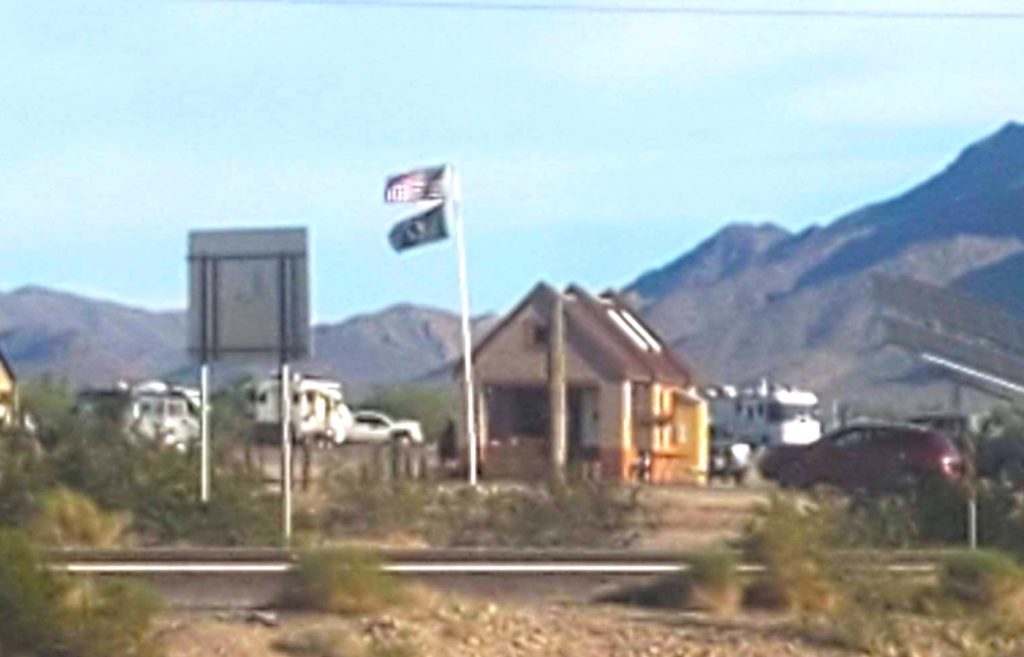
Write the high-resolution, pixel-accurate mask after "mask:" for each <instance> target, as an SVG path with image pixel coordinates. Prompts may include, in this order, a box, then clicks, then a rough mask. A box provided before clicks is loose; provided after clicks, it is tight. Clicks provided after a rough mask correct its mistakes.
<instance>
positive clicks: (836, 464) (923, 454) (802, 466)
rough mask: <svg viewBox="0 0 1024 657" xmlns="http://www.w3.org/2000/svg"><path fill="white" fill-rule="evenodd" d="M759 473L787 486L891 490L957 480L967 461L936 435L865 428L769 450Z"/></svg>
mask: <svg viewBox="0 0 1024 657" xmlns="http://www.w3.org/2000/svg"><path fill="white" fill-rule="evenodd" d="M760 470H761V474H762V476H764V477H765V478H767V479H773V480H775V481H777V482H779V484H781V485H783V486H795V487H798V488H807V487H810V486H814V485H816V484H826V485H830V486H835V487H837V488H842V489H844V490H857V489H887V488H904V487H907V486H908V485H913V484H915V483H916V482H918V481H920V480H921V479H923V478H924V477H926V476H929V475H939V476H942V477H946V478H948V479H957V478H959V477H960V476H961V475H962V474H963V460H962V458H961V457H960V452H959V451H958V450H957V448H956V447H955V446H954V445H953V443H952V441H950V439H949V438H947V437H946V436H945V435H944V434H942V433H940V432H938V431H933V430H930V429H923V428H920V427H915V426H910V425H902V424H861V425H854V426H849V427H844V428H842V429H839V430H837V431H833V432H832V433H828V434H825V435H824V436H822V437H821V438H819V439H818V440H817V441H815V442H813V443H811V444H809V445H778V446H775V447H771V448H769V450H768V452H767V453H766V454H765V455H764V457H763V458H762V459H761V463H760Z"/></svg>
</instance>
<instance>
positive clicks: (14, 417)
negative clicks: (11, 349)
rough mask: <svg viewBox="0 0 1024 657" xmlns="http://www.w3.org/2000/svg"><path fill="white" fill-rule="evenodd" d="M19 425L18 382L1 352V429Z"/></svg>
mask: <svg viewBox="0 0 1024 657" xmlns="http://www.w3.org/2000/svg"><path fill="white" fill-rule="evenodd" d="M17 423H18V381H17V379H16V378H15V377H14V370H13V369H11V365H10V363H8V362H7V359H6V358H5V357H4V354H3V351H0V427H9V426H13V425H15V424H17Z"/></svg>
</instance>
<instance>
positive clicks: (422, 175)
mask: <svg viewBox="0 0 1024 657" xmlns="http://www.w3.org/2000/svg"><path fill="white" fill-rule="evenodd" d="M444 174H445V167H443V166H441V167H428V168H426V169H416V170H415V171H409V172H407V173H400V174H398V175H397V176H391V177H390V178H388V181H387V184H386V185H385V186H384V202H385V203H415V202H417V201H432V200H435V199H443V198H444V197H445V192H446V190H445V175H444Z"/></svg>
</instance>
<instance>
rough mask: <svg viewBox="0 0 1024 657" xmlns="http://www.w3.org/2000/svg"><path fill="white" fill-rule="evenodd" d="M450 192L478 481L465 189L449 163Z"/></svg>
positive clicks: (472, 478) (472, 460)
mask: <svg viewBox="0 0 1024 657" xmlns="http://www.w3.org/2000/svg"><path fill="white" fill-rule="evenodd" d="M446 169H447V172H446V173H447V177H448V181H447V182H448V185H449V189H448V193H447V194H446V195H445V202H446V203H448V204H449V205H450V209H451V213H450V214H451V217H452V220H453V221H454V223H455V250H456V252H457V255H458V260H459V296H460V298H461V303H462V370H463V379H464V382H465V386H466V432H467V435H468V436H469V484H470V485H471V486H476V483H477V449H478V445H477V440H478V439H477V432H476V398H475V395H474V393H473V336H472V332H471V330H472V329H471V327H470V322H469V281H468V279H467V274H466V237H465V235H464V232H463V223H462V207H461V206H462V198H461V197H462V190H461V187H460V185H459V178H458V174H456V173H455V167H454V166H452V165H450V164H449V165H446Z"/></svg>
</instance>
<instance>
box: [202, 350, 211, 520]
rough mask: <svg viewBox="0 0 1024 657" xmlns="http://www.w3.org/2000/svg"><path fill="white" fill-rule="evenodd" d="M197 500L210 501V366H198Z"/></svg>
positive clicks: (205, 364) (205, 502)
mask: <svg viewBox="0 0 1024 657" xmlns="http://www.w3.org/2000/svg"><path fill="white" fill-rule="evenodd" d="M199 441H200V446H199V460H200V463H199V468H200V473H199V499H200V501H201V502H202V503H203V504H207V503H208V502H209V501H210V364H209V363H207V362H206V361H205V360H204V361H203V362H202V364H201V365H200V366H199Z"/></svg>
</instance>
